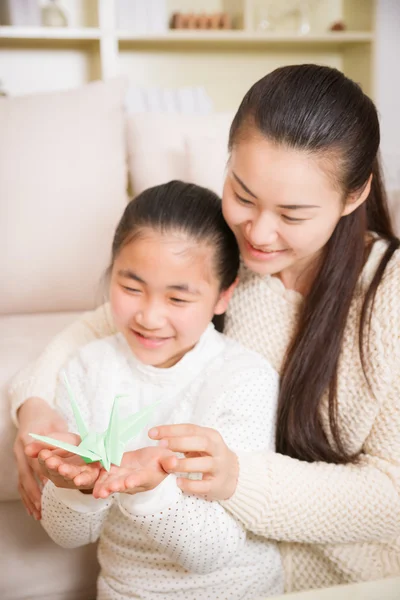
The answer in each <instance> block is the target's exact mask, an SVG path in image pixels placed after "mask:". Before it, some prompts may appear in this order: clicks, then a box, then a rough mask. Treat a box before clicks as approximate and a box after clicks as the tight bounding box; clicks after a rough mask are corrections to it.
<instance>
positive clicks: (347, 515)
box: [11, 241, 400, 591]
mask: <svg viewBox="0 0 400 600" xmlns="http://www.w3.org/2000/svg"><path fill="white" fill-rule="evenodd" d="M385 249H386V243H385V242H383V241H377V242H376V243H375V244H374V247H373V249H372V251H371V253H370V256H369V259H368V261H367V264H366V266H365V268H364V271H363V274H362V276H361V278H360V282H359V291H360V294H358V295H357V297H355V298H354V301H353V304H352V307H351V311H350V315H349V318H348V323H347V328H346V333H345V338H344V344H343V350H342V355H341V360H340V366H339V377H338V399H339V422H340V427H341V432H342V439H343V441H344V442H345V444H346V447H347V448H348V449H349V450H350V451H353V452H354V451H358V450H361V451H362V455H361V459H360V463H359V464H358V465H344V466H337V465H329V464H325V463H311V464H310V463H305V462H301V461H297V460H294V459H291V458H288V457H286V456H281V455H276V454H272V453H262V454H243V453H241V454H240V456H239V459H240V465H241V468H240V477H239V483H238V488H237V491H236V493H235V494H234V496H233V497H232V498H231V499H230V500H229V501H227V502H225V503H223V504H224V506H225V507H226V508H227V509H228V510H230V511H231V512H232V513H233V514H234V515H235V516H236V517H237V518H239V519H240V521H241V522H242V523H243V524H244V525H245V526H246V527H247V528H248V529H250V530H251V531H253V532H256V533H259V534H262V535H265V536H267V537H269V538H272V539H276V540H278V541H280V542H281V544H280V548H281V551H282V556H283V560H284V567H285V575H286V589H287V591H291V590H300V589H306V588H311V587H324V586H330V585H335V584H338V583H345V582H352V581H359V580H368V579H378V578H380V577H389V576H391V575H399V574H400V369H399V367H400V252H399V251H397V252H396V253H395V255H394V256H393V258H392V259H391V261H390V263H389V265H388V266H387V268H386V271H385V275H384V279H383V281H382V283H381V285H380V286H379V290H378V293H377V297H376V300H375V305H374V310H373V317H372V330H371V335H370V348H369V350H370V364H369V367H368V374H369V378H370V381H371V383H372V385H373V391H374V394H372V393H371V391H370V390H369V388H368V385H367V383H366V381H365V378H364V375H363V372H362V368H361V364H360V359H359V354H358V322H359V309H360V304H361V296H362V292H363V291H364V290H365V289H366V286H367V284H368V283H369V282H370V281H371V279H372V277H373V274H374V272H375V270H376V268H377V266H378V264H379V261H380V258H381V257H382V255H383V253H384V251H385ZM301 302H302V297H301V296H300V295H299V294H297V293H296V292H293V291H288V290H285V288H284V287H283V285H282V283H281V282H280V281H279V280H278V279H276V278H273V277H264V278H262V277H259V276H257V275H254V274H252V273H250V272H248V271H246V270H245V271H244V272H243V273H242V276H241V283H240V285H239V286H238V288H237V290H236V292H235V294H234V297H233V299H232V301H231V303H230V306H229V312H228V319H227V329H226V333H227V334H228V335H229V336H231V337H233V338H235V339H237V340H239V341H241V342H242V343H243V344H245V345H246V346H247V347H249V348H251V349H253V350H256V351H258V352H260V353H261V354H263V355H264V356H265V357H266V358H267V360H268V361H269V362H270V363H271V364H272V365H273V366H274V367H275V368H276V370H277V371H278V372H279V371H280V370H281V368H282V363H283V359H284V353H285V350H286V348H287V345H288V343H289V341H290V339H291V336H292V335H293V332H294V328H295V325H296V319H297V316H298V312H299V309H300V307H301ZM113 331H114V330H113V326H112V322H111V320H110V314H109V309H108V308H107V306H106V307H101V308H99V309H98V310H97V311H96V312H93V313H88V314H86V315H84V316H83V317H82V319H81V320H80V321H78V322H77V323H75V324H74V325H72V326H71V327H69V328H68V329H67V330H66V331H65V332H63V333H62V334H60V335H59V336H58V337H57V338H56V339H55V340H54V341H53V342H52V343H51V344H49V346H48V347H47V348H46V350H45V351H44V352H43V353H42V355H41V356H40V357H39V358H38V359H37V361H36V362H35V363H34V364H33V365H30V366H29V367H27V368H26V369H25V370H24V371H22V372H20V373H19V374H18V376H17V377H16V378H15V380H14V381H13V384H12V387H11V395H12V402H13V410H14V418H15V411H16V409H17V407H18V406H20V405H21V404H22V402H23V401H24V400H25V399H26V398H28V397H30V396H40V397H43V398H45V399H46V400H48V401H49V402H52V399H53V397H54V391H55V385H56V377H57V373H58V370H59V369H60V367H61V365H62V364H63V363H64V362H65V360H66V358H67V357H68V356H70V355H71V354H72V353H74V352H75V351H76V350H77V348H78V347H79V346H81V345H82V344H85V343H87V342H89V341H91V340H92V339H94V338H96V337H103V336H106V335H109V334H110V333H112V332H113ZM321 416H322V418H323V423H324V425H325V428H326V431H327V434H328V436H329V426H328V423H327V404H326V397H325V398H324V399H323V401H322V405H321Z"/></svg>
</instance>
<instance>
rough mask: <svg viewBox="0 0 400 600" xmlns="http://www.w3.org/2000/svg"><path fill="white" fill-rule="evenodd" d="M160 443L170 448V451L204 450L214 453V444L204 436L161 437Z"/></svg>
mask: <svg viewBox="0 0 400 600" xmlns="http://www.w3.org/2000/svg"><path fill="white" fill-rule="evenodd" d="M161 445H162V446H164V447H166V448H168V449H169V450H172V452H182V453H183V454H185V453H186V452H205V453H206V454H213V453H214V444H213V442H212V441H211V440H210V438H208V437H205V436H191V437H172V438H167V439H165V438H164V439H163V440H162V441H161Z"/></svg>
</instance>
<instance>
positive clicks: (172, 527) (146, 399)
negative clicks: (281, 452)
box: [42, 325, 283, 600]
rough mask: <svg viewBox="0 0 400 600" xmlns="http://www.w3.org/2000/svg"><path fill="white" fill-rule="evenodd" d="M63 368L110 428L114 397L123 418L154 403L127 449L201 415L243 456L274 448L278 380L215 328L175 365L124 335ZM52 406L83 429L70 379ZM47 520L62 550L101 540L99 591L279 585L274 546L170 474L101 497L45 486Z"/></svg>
mask: <svg viewBox="0 0 400 600" xmlns="http://www.w3.org/2000/svg"><path fill="white" fill-rule="evenodd" d="M65 371H66V373H67V376H68V379H69V381H70V383H71V386H72V388H73V390H74V392H75V394H76V398H77V402H78V405H79V407H80V410H81V413H82V416H83V418H84V421H85V423H86V424H87V425H88V426H89V428H90V429H93V430H95V431H104V430H105V429H106V427H107V424H108V418H109V415H110V411H111V406H112V402H113V399H114V396H115V395H116V394H127V395H128V397H127V398H126V399H124V400H122V401H120V403H119V411H120V415H121V417H122V418H123V416H124V415H125V414H126V415H129V414H132V413H133V412H136V411H137V410H140V409H141V408H143V407H145V406H148V405H149V404H151V403H153V402H159V405H158V406H157V407H156V409H155V411H154V413H152V417H151V421H150V422H149V424H148V427H146V428H145V429H144V430H143V432H142V433H141V434H140V435H139V436H138V437H137V438H136V439H134V440H132V442H131V443H130V444H128V446H127V450H133V449H136V448H142V447H144V446H148V445H150V444H151V443H152V442H151V440H149V438H148V436H147V431H148V428H149V427H151V426H154V425H157V424H161V423H181V422H194V423H198V424H200V425H204V426H208V427H217V428H218V429H219V430H220V431H221V433H222V435H223V436H224V437H225V438H226V439H227V440H228V443H229V444H231V445H232V447H233V448H236V449H237V450H238V451H244V452H248V451H254V450H266V449H269V450H271V449H273V447H274V423H275V412H276V399H277V393H278V375H277V373H276V372H275V371H274V369H273V368H272V367H270V366H269V364H268V363H267V362H266V361H265V359H263V358H262V357H261V356H259V355H257V354H255V353H253V352H251V351H249V350H246V349H245V348H244V347H242V346H241V345H240V344H238V343H237V342H234V341H233V340H230V339H228V338H226V337H224V336H222V335H221V334H218V333H217V332H216V331H215V330H214V328H213V326H212V325H210V326H209V327H208V329H207V330H206V332H205V333H204V334H203V336H202V338H201V340H200V341H199V343H198V344H197V345H196V347H195V348H194V349H193V350H192V351H191V352H189V353H188V354H186V355H185V356H184V358H183V359H182V360H181V361H180V362H179V363H177V364H176V365H175V366H173V367H171V368H169V369H158V368H155V367H151V366H146V365H143V364H142V363H140V362H138V361H137V360H136V359H135V358H134V356H133V355H132V352H131V351H130V349H129V346H128V344H127V343H126V341H125V339H124V337H123V336H122V335H121V334H117V335H113V336H111V337H108V338H105V339H103V340H97V341H94V342H92V343H91V344H88V345H86V346H85V347H83V348H82V349H81V350H80V351H79V353H78V354H77V355H76V356H75V357H74V358H72V359H71V360H70V361H69V362H68V364H67V365H66V368H65ZM56 398H57V400H56V407H57V408H58V410H59V411H60V412H61V413H62V414H63V416H64V417H65V418H66V419H67V421H68V424H69V429H70V430H71V431H76V424H75V420H74V417H73V413H72V409H71V406H70V403H69V400H68V397H67V393H66V389H65V386H64V384H63V383H62V382H60V383H59V384H58V386H57V390H56ZM42 514H43V517H42V523H43V527H44V528H45V529H46V531H47V532H48V533H49V535H50V537H51V538H52V539H53V540H54V541H55V542H57V543H58V544H60V545H62V546H64V547H68V548H71V547H76V546H81V545H84V544H88V543H90V542H93V541H96V540H97V539H98V538H99V539H100V544H99V551H98V554H99V561H100V565H101V573H100V577H99V582H98V598H104V599H106V598H107V599H110V600H111V599H112V600H126V599H127V598H141V599H148V600H152V599H156V598H160V597H161V598H170V597H171V598H185V599H189V598H192V599H196V600H200V599H203V598H204V599H206V598H226V599H228V598H229V599H245V598H252V597H255V596H257V595H265V596H267V595H275V594H278V593H281V592H282V591H283V568H282V565H281V559H280V554H279V550H278V547H277V544H276V543H273V542H268V541H266V540H265V539H263V538H260V537H257V536H255V535H254V534H251V533H250V534H247V535H246V531H245V529H244V527H243V526H242V525H241V524H239V523H238V521H237V520H236V519H235V518H233V517H232V516H231V515H229V513H228V512H226V511H225V509H224V508H222V506H221V505H220V504H218V503H217V502H207V501H206V500H203V499H200V498H194V497H190V496H186V495H184V494H182V493H181V491H180V490H179V488H178V487H177V485H176V478H175V476H173V475H170V476H168V477H167V478H166V479H165V480H164V482H163V483H162V484H161V485H160V486H158V487H157V488H156V489H155V490H153V491H150V492H145V493H141V494H136V495H133V496H131V495H129V494H115V495H114V496H113V497H111V499H107V500H97V499H95V498H93V497H92V496H90V495H84V494H82V493H81V492H79V491H75V490H64V489H58V488H56V487H55V486H54V485H53V484H52V483H48V484H47V485H46V486H45V488H44V492H43V511H42Z"/></svg>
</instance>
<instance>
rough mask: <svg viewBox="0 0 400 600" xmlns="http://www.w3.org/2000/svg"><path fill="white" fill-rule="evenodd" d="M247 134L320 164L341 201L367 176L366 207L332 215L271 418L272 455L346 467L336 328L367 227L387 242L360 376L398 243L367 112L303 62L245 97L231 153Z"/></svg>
mask: <svg viewBox="0 0 400 600" xmlns="http://www.w3.org/2000/svg"><path fill="white" fill-rule="evenodd" d="M252 132H256V133H261V134H262V135H263V136H264V137H265V138H266V139H268V140H270V141H272V142H274V143H277V144H281V145H283V146H286V147H288V148H295V149H299V150H304V151H305V152H307V153H309V154H311V155H314V156H316V157H317V158H319V157H320V158H322V159H324V158H326V159H327V161H326V165H327V168H328V169H329V168H330V169H331V172H330V173H329V171H328V174H330V175H331V176H332V175H333V177H334V178H335V184H336V185H338V186H339V187H340V189H341V191H342V192H343V199H344V200H345V199H346V197H347V196H348V195H349V194H351V193H354V192H360V193H361V192H362V190H363V189H364V186H365V185H366V184H367V181H368V178H369V176H370V175H371V173H372V175H373V179H372V186H371V191H370V193H369V195H368V198H367V200H366V202H364V203H363V204H362V205H361V206H360V207H358V208H357V209H356V210H355V211H354V212H353V213H351V214H350V215H348V216H345V217H342V218H341V219H340V221H339V223H338V224H337V226H336V229H335V231H334V232H333V234H332V236H331V238H330V239H329V241H328V243H327V244H326V246H325V248H324V254H323V257H322V260H321V262H320V264H319V270H318V273H317V276H316V278H315V281H314V284H313V287H312V289H311V291H310V293H309V294H308V295H307V297H306V298H305V301H304V305H303V309H302V314H301V316H300V319H299V323H298V328H297V331H296V333H295V335H294V337H293V340H292V343H291V345H290V346H289V348H288V351H287V354H286V359H285V362H284V366H283V373H282V379H281V388H280V397H279V405H278V418H277V451H278V452H280V453H282V454H287V455H289V456H292V457H294V458H298V459H300V460H306V461H325V462H330V463H347V462H352V461H355V460H356V459H357V455H354V454H350V453H349V452H348V451H347V450H346V448H345V447H344V444H343V442H342V440H341V436H340V431H339V427H338V418H337V414H338V406H337V393H336V392H337V374H338V363H339V356H340V352H341V347H342V343H343V337H344V330H345V325H346V321H347V317H348V314H349V310H350V304H351V302H352V299H353V298H354V296H355V294H356V291H357V290H356V287H357V281H358V279H359V276H360V274H361V271H362V269H363V266H364V264H365V261H366V258H367V256H368V248H367V247H366V235H367V231H373V232H375V233H377V234H378V235H379V236H380V237H381V238H383V239H385V240H387V241H388V242H389V244H388V247H387V250H386V252H385V254H384V256H383V258H382V260H381V262H380V265H379V267H378V269H377V271H376V274H375V276H374V278H373V280H372V282H371V284H370V285H369V288H368V290H367V292H366V295H365V297H364V299H363V305H362V310H361V316H360V325H359V352H360V358H361V364H362V366H363V369H364V374H366V366H365V352H364V348H365V344H364V341H365V339H366V336H365V334H366V332H367V331H369V327H368V325H369V320H370V315H371V310H372V307H373V302H374V297H375V294H376V291H377V288H378V285H379V283H380V281H381V279H382V276H383V273H384V270H385V267H386V265H387V263H388V262H389V260H390V258H391V256H392V255H393V253H394V251H395V250H396V248H398V247H399V240H398V239H397V238H396V237H395V235H394V233H393V230H392V226H391V223H390V218H389V213H388V208H387V203H386V195H385V191H384V187H383V185H382V178H381V171H380V166H379V159H378V149H379V142H380V133H379V122H378V116H377V112H376V108H375V106H374V104H373V102H372V101H371V100H370V99H369V98H368V97H367V96H366V95H365V94H364V93H363V92H362V90H361V88H360V87H359V86H358V85H357V84H356V83H354V82H353V81H351V80H350V79H348V78H347V77H345V76H344V75H343V74H342V73H341V72H340V71H338V70H336V69H332V68H329V67H323V66H318V65H312V64H310V65H299V66H289V67H283V68H279V69H276V70H275V71H273V72H272V73H270V74H269V75H267V76H266V77H263V78H262V79H260V81H258V82H257V83H255V84H254V85H253V86H252V88H251V89H250V90H249V91H248V93H247V94H246V95H245V97H244V99H243V101H242V103H241V105H240V107H239V110H238V112H237V114H236V116H235V118H234V120H233V123H232V126H231V130H230V135H229V148H230V150H232V148H233V147H234V146H235V145H236V144H237V143H238V142H240V139H241V138H243V137H246V136H248V135H249V134H251V133H252ZM332 166H333V169H332ZM367 381H368V378H367ZM327 390H328V391H329V421H330V429H331V433H332V437H333V441H334V444H330V443H329V441H328V439H327V437H326V435H325V432H324V429H323V427H322V423H321V419H320V404H321V399H322V396H323V394H324V393H325V392H326V391H327Z"/></svg>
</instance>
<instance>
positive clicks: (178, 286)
mask: <svg viewBox="0 0 400 600" xmlns="http://www.w3.org/2000/svg"><path fill="white" fill-rule="evenodd" d="M167 289H168V290H176V291H177V292H187V293H188V294H194V295H196V296H199V295H200V291H199V290H197V289H196V288H191V287H190V286H189V285H188V284H187V283H178V284H176V285H169V286H168V287H167Z"/></svg>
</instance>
